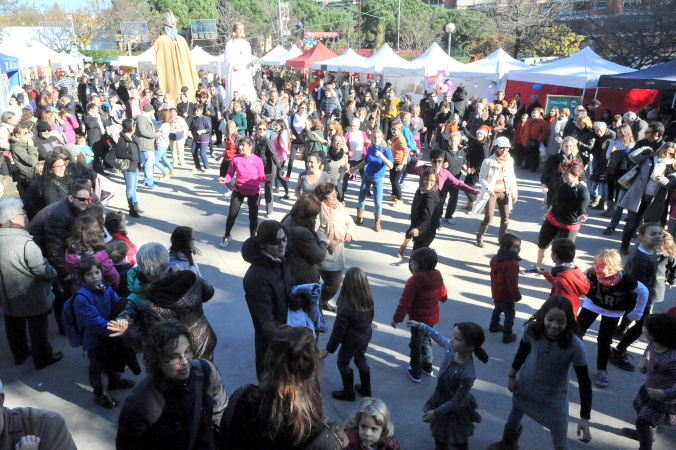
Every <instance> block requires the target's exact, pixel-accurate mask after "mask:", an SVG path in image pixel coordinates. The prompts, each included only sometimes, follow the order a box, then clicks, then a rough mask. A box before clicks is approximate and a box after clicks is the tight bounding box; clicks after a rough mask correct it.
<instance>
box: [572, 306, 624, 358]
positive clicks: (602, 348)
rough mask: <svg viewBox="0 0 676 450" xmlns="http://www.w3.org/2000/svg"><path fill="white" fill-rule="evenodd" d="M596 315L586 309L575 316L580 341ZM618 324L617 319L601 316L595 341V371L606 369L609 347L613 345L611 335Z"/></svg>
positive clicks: (618, 319)
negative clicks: (596, 346)
mask: <svg viewBox="0 0 676 450" xmlns="http://www.w3.org/2000/svg"><path fill="white" fill-rule="evenodd" d="M597 317H598V314H597V313H595V312H591V311H590V310H588V309H584V308H582V309H580V313H579V314H578V315H577V326H578V333H579V336H580V339H581V338H582V336H584V334H585V333H586V332H587V330H588V329H589V327H590V326H591V324H593V323H594V321H595V320H596V318H597ZM619 322H620V318H619V317H607V316H601V326H599V336H598V338H597V339H596V342H597V344H598V353H597V356H596V370H606V369H607V368H608V358H609V357H610V345H611V344H612V343H613V333H614V332H615V329H616V328H617V324H618V323H619Z"/></svg>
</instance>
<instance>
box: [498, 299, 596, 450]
mask: <svg viewBox="0 0 676 450" xmlns="http://www.w3.org/2000/svg"><path fill="white" fill-rule="evenodd" d="M576 328H577V324H576V322H575V315H574V314H573V307H572V305H571V304H570V302H569V301H568V299H566V298H565V297H562V296H560V295H553V296H551V297H549V298H548V299H547V301H545V303H544V305H542V307H541V308H540V309H539V310H538V311H537V312H536V313H535V315H533V317H531V318H530V319H529V320H528V322H526V326H525V329H524V331H523V336H522V337H521V342H520V343H519V349H518V350H517V352H516V356H515V357H514V362H513V363H512V369H511V370H510V372H509V375H508V382H507V388H508V389H509V391H510V392H511V393H512V410H511V412H510V413H509V417H508V418H507V423H506V424H505V429H504V431H503V434H502V439H501V440H500V441H498V442H495V443H493V444H491V445H490V446H489V447H488V450H507V449H515V448H518V445H519V444H518V443H519V438H520V437H521V433H522V432H523V426H522V425H521V422H522V420H523V416H524V415H528V416H529V417H530V418H531V419H533V420H535V421H536V422H537V423H538V424H540V425H542V426H544V427H546V428H548V429H549V431H550V432H551V435H552V446H553V448H554V449H556V450H565V449H569V448H570V447H569V445H568V403H569V402H568V385H569V380H568V372H569V370H570V366H571V364H572V365H573V368H574V369H575V374H576V375H577V382H578V386H579V389H580V422H579V424H578V426H577V435H578V436H579V435H580V434H582V439H581V440H582V442H584V443H587V442H589V441H591V438H592V436H591V433H590V432H589V419H590V413H591V409H592V388H591V380H590V379H589V372H588V370H587V356H586V354H585V350H584V345H583V344H582V340H581V339H580V338H579V337H578V336H576V335H575V332H576ZM517 373H518V374H519V376H518V378H517Z"/></svg>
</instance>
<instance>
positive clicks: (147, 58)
mask: <svg viewBox="0 0 676 450" xmlns="http://www.w3.org/2000/svg"><path fill="white" fill-rule="evenodd" d="M135 58H136V61H137V62H145V63H152V64H156V63H157V56H156V55H155V47H154V46H152V45H151V46H150V48H148V50H146V51H145V52H143V53H141V54H140V55H138V56H135Z"/></svg>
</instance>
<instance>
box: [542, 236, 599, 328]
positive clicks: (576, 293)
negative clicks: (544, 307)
mask: <svg viewBox="0 0 676 450" xmlns="http://www.w3.org/2000/svg"><path fill="white" fill-rule="evenodd" d="M575 250H576V248H575V244H574V243H573V241H571V240H570V239H565V238H561V239H557V240H555V241H554V242H553V243H552V261H554V263H555V264H556V265H555V266H554V267H552V271H551V273H550V272H545V273H544V274H543V275H544V277H545V278H546V279H547V281H549V282H550V283H552V292H551V294H550V296H551V295H563V296H564V297H566V298H567V299H568V300H570V303H571V304H572V305H573V314H575V319H576V320H577V312H578V310H579V309H580V295H586V294H587V292H589V287H590V284H589V281H588V280H587V277H585V276H584V273H583V272H582V271H581V270H580V268H579V267H577V266H576V265H575V263H574V262H573V260H574V259H575Z"/></svg>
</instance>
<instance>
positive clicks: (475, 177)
mask: <svg viewBox="0 0 676 450" xmlns="http://www.w3.org/2000/svg"><path fill="white" fill-rule="evenodd" d="M477 181H479V172H478V171H476V172H474V173H468V174H467V175H466V176H465V184H466V185H467V186H471V187H474V185H475V184H476V182H477ZM465 195H466V196H467V200H469V201H470V202H474V201H476V195H474V194H467V193H465Z"/></svg>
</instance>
